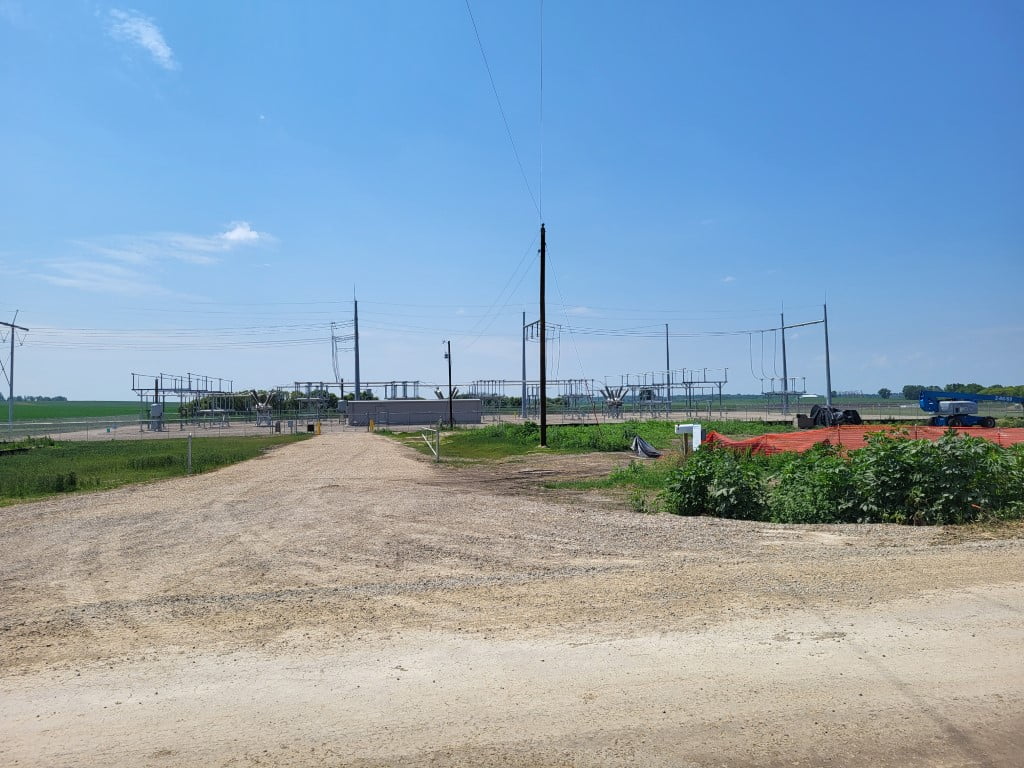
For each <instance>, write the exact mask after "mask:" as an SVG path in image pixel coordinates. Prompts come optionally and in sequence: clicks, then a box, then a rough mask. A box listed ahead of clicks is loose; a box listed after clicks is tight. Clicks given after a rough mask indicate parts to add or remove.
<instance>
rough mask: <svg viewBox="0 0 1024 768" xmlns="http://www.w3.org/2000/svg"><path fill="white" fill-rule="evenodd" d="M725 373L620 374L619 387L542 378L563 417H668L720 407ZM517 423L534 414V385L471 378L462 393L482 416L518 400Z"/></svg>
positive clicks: (537, 404)
mask: <svg viewBox="0 0 1024 768" xmlns="http://www.w3.org/2000/svg"><path fill="white" fill-rule="evenodd" d="M728 374H729V369H728V368H717V369H716V368H680V369H676V370H669V371H648V372H646V373H624V374H621V375H620V376H619V384H618V385H615V384H609V382H608V378H605V379H604V381H603V382H600V383H599V382H597V381H596V380H594V379H548V381H547V396H548V399H549V400H553V399H558V400H561V402H562V408H561V409H560V410H561V411H562V413H563V417H565V418H569V419H574V420H575V419H578V420H587V419H594V418H602V417H603V418H624V417H628V418H657V417H662V416H663V417H665V418H670V417H671V414H672V412H673V411H684V412H685V411H696V410H698V409H700V410H703V408H704V407H710V405H711V404H712V403H713V401H714V399H715V398H716V396H717V399H718V405H719V408H721V407H722V387H723V386H724V385H725V384H727V383H728V381H729V378H728ZM524 391H525V392H526V400H525V402H521V403H520V406H519V414H520V416H521V417H522V418H524V419H526V418H531V417H534V416H537V415H538V414H539V413H540V382H539V381H538V380H537V379H527V380H526V381H525V382H524V381H523V380H522V379H477V380H475V381H473V382H472V383H471V384H470V386H469V392H468V394H469V395H471V396H472V397H476V398H479V399H480V400H482V401H483V408H484V412H485V413H493V412H497V411H499V410H500V409H501V404H502V403H503V402H507V399H508V398H510V397H517V398H521V397H522V393H523V392H524Z"/></svg>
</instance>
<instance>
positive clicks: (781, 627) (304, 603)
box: [0, 431, 1024, 766]
mask: <svg viewBox="0 0 1024 768" xmlns="http://www.w3.org/2000/svg"><path fill="white" fill-rule="evenodd" d="M628 461H629V457H628V456H624V455H615V456H607V455H601V456H596V455H595V456H581V457H565V456H539V457H538V456H534V457H529V458H525V459H517V460H510V461H504V462H499V463H496V464H489V465H477V466H462V467H452V466H447V465H444V464H442V465H440V466H439V465H435V464H433V463H431V462H428V461H426V460H425V459H423V458H422V457H420V456H418V455H415V454H413V453H412V452H411V451H409V450H408V449H406V448H403V447H401V446H399V445H397V444H395V443H394V442H392V441H389V440H388V439H387V438H384V437H380V436H376V435H371V434H367V433H365V432H354V431H352V432H337V433H333V434H325V435H323V436H321V437H318V438H315V439H313V440H309V441H305V442H302V443H298V444H295V445H291V446H288V447H285V448H280V449H277V450H275V451H273V452H272V453H270V454H268V455H266V456H264V457H262V458H259V459H256V460H254V461H250V462H247V463H245V464H239V465H235V466H231V467H227V468H225V469H222V470H219V471H217V472H212V473H209V474H205V475H199V476H195V477H190V478H185V479H178V480H169V481H163V482H158V483H152V484H148V485H143V486H135V487H132V488H123V489H119V490H116V491H110V492H104V493H96V494H89V495H76V496H70V497H67V498H60V499H55V500H50V501H44V502H38V503H33V504H24V505H19V506H14V507H7V508H3V509H0V541H2V546H3V556H2V558H0V589H2V596H3V600H2V604H0V764H3V765H20V766H26V765H38V766H50V765H62V766H85V765H102V766H142V765H154V766H163V765H167V766H171V765H223V766H248V765H296V766H300V765H302V766H304V765H309V766H313V765H316V766H319V765H358V766H384V765H388V766H391V765H395V766H398V765H401V766H420V765H423V766H440V765H460V766H465V765H473V766H482V765H495V766H499V765H501V766H507V765H512V766H552V765H554V766H592V765H615V766H618V765H623V766H625V765H644V766H659V765H664V766H685V765H738V766H742V765H794V764H795V765H872V766H876V765H880V766H903V765H910V764H928V765H941V766H945V765H948V766H974V765H977V766H1017V765H1020V764H1021V760H1020V755H1022V754H1024V661H1022V659H1024V540H1021V539H1019V538H1003V539H986V538H983V537H981V536H974V537H970V536H968V537H963V536H959V535H951V534H950V532H949V531H941V530H935V529H927V530H926V529H910V528H896V527H884V526H773V525H767V524H762V523H745V522H739V521H723V520H715V519H708V518H697V519H686V518H678V517H674V516H668V515H653V516H652V515H638V514H635V513H631V512H629V511H627V510H626V508H625V505H624V504H622V503H621V502H619V501H617V500H615V499H614V498H609V497H606V496H600V495H598V494H596V493H572V492H567V491H548V490H545V489H543V488H542V487H541V482H542V481H543V480H547V479H550V478H552V477H562V476H564V477H578V476H581V475H593V474H595V473H600V472H604V471H606V470H607V469H609V468H610V467H611V466H613V465H616V464H624V463H627V462H628Z"/></svg>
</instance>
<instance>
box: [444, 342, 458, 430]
mask: <svg viewBox="0 0 1024 768" xmlns="http://www.w3.org/2000/svg"><path fill="white" fill-rule="evenodd" d="M441 343H442V344H447V345H448V351H447V352H445V353H444V359H445V360H447V361H448V426H449V427H453V426H455V409H454V406H453V405H452V395H453V392H452V343H451V341H442V342H441Z"/></svg>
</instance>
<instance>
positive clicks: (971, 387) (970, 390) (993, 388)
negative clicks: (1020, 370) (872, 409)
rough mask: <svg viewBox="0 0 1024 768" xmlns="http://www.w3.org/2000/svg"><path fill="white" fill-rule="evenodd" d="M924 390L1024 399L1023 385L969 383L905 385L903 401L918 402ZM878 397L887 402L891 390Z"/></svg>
mask: <svg viewBox="0 0 1024 768" xmlns="http://www.w3.org/2000/svg"><path fill="white" fill-rule="evenodd" d="M926 389H934V390H940V391H942V392H966V393H967V394H970V395H1009V396H1010V397H1024V384H1017V385H1014V386H1009V387H1006V386H1003V385H1002V384H992V385H990V386H987V387H986V386H984V385H983V384H977V383H971V384H961V383H959V382H954V383H953V384H947V385H946V386H944V387H943V386H939V385H938V384H929V385H928V386H925V385H924V384H905V385H904V386H903V390H902V393H903V399H904V400H920V399H921V392H922V391H923V390H926ZM878 396H879V397H881V398H882V399H883V400H887V399H889V398H890V397H892V390H891V389H886V388H885V387H882V388H881V389H880V390H878Z"/></svg>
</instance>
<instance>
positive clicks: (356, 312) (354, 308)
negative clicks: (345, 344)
mask: <svg viewBox="0 0 1024 768" xmlns="http://www.w3.org/2000/svg"><path fill="white" fill-rule="evenodd" d="M352 323H353V325H355V351H356V394H355V397H353V398H352V399H353V400H362V399H363V398H362V395H361V394H360V393H361V392H362V390H361V389H360V388H359V386H360V385H359V302H358V301H356V300H355V298H354V297H353V299H352Z"/></svg>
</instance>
